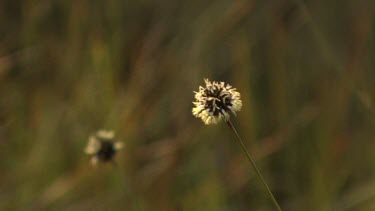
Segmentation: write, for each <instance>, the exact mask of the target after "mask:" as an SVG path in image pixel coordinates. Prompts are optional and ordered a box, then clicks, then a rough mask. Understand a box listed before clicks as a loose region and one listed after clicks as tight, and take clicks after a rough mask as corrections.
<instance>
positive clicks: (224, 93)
mask: <svg viewBox="0 0 375 211" xmlns="http://www.w3.org/2000/svg"><path fill="white" fill-rule="evenodd" d="M204 81H205V83H206V87H202V86H200V87H199V91H198V92H195V102H193V104H194V105H195V107H194V108H193V115H194V116H195V117H197V118H201V119H202V121H203V122H204V123H205V124H207V125H209V124H217V123H218V122H220V121H221V120H222V119H224V120H225V121H227V120H229V118H230V113H229V112H231V113H233V114H234V115H236V112H237V111H240V110H241V107H242V101H241V99H240V93H239V92H237V91H236V89H235V88H233V87H232V86H231V85H229V84H225V83H224V82H216V81H213V82H211V81H209V80H208V79H205V80H204Z"/></svg>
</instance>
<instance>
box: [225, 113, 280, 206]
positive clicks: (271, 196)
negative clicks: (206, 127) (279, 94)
mask: <svg viewBox="0 0 375 211" xmlns="http://www.w3.org/2000/svg"><path fill="white" fill-rule="evenodd" d="M227 124H228V126H229V128H230V129H232V131H233V132H234V134H235V135H236V137H237V140H238V142H240V145H241V147H242V149H243V151H244V152H245V154H246V157H247V159H248V160H249V162H250V163H251V165H252V166H253V168H254V170H255V172H256V174H257V176H258V178H259V180H260V181H262V183H263V185H264V187H265V188H266V189H267V192H268V195H269V197H270V198H271V200H272V202H273V204H274V205H275V207H276V208H277V210H278V211H282V210H281V208H280V205H279V203H277V201H276V199H275V197H274V196H273V194H272V191H271V190H270V188H269V187H268V185H267V183H266V181H265V180H264V179H263V176H262V174H260V172H259V170H258V168H257V166H256V165H255V162H254V160H253V158H252V157H251V155H250V153H249V152H248V151H247V149H246V147H245V144H244V143H243V141H242V138H241V137H240V135H239V134H238V132H237V130H236V128H235V127H234V125H233V123H232V121H230V120H228V121H227Z"/></svg>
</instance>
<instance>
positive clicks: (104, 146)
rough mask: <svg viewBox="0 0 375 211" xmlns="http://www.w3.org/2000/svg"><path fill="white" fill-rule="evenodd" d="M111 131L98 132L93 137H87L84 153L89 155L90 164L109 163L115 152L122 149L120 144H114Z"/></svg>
mask: <svg viewBox="0 0 375 211" xmlns="http://www.w3.org/2000/svg"><path fill="white" fill-rule="evenodd" d="M114 136H115V133H114V132H113V131H106V130H99V131H98V132H96V134H95V135H92V136H90V137H89V141H88V143H87V146H86V148H85V150H84V151H85V153H86V154H88V155H91V156H92V157H91V164H93V165H96V164H97V163H98V162H99V161H103V162H106V161H111V160H112V159H113V157H114V156H115V154H116V152H117V151H118V150H120V149H121V148H122V147H123V143H122V142H114V141H113V138H114Z"/></svg>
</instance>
